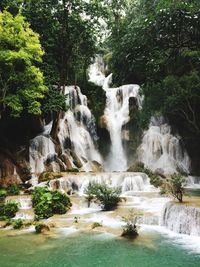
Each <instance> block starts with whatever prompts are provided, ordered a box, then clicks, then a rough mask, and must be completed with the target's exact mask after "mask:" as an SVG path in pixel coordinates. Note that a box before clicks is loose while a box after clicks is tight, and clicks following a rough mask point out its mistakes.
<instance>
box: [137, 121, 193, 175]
mask: <svg viewBox="0 0 200 267" xmlns="http://www.w3.org/2000/svg"><path fill="white" fill-rule="evenodd" d="M180 140H181V138H180V137H179V136H178V135H177V136H174V135H172V133H171V127H170V126H169V125H168V124H167V123H166V121H165V120H164V118H162V117H160V118H158V119H156V118H152V119H151V122H150V125H149V129H148V130H147V131H146V132H144V136H143V139H142V144H141V145H140V147H139V149H138V154H139V161H141V162H143V163H144V164H145V166H146V167H148V168H150V169H152V170H153V171H155V170H156V169H162V170H163V171H164V173H167V174H172V173H175V172H177V171H182V172H185V173H189V169H190V159H189V156H188V155H187V153H186V151H184V150H183V148H182V147H181V144H180Z"/></svg>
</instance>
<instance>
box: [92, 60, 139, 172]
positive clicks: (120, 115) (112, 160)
mask: <svg viewBox="0 0 200 267" xmlns="http://www.w3.org/2000/svg"><path fill="white" fill-rule="evenodd" d="M104 72H105V66H104V64H103V61H102V58H101V57H100V56H97V57H96V59H95V62H94V64H92V65H91V67H90V70H89V76H90V81H92V82H93V83H95V84H97V85H99V86H102V88H103V90H105V91H106V108H105V111H104V117H105V122H106V125H107V130H108V131H109V133H110V139H111V149H110V153H109V155H108V157H107V159H106V161H105V163H104V168H105V170H106V171H125V170H126V169H127V167H128V166H127V155H126V152H125V151H124V147H123V140H122V127H123V126H124V125H126V124H127V123H128V122H129V120H130V117H129V100H130V98H135V99H136V100H137V105H138V108H141V104H142V97H141V96H140V95H139V86H138V85H135V84H128V85H123V86H120V87H117V88H110V84H111V83H112V74H110V75H109V76H107V77H105V74H104Z"/></svg>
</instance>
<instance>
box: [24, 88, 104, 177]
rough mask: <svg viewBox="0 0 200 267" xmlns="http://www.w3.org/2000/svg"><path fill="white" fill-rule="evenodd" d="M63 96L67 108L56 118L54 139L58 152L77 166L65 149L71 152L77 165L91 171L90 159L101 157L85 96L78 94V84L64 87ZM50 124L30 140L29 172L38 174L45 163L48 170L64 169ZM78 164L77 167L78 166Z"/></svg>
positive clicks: (93, 122) (91, 160) (64, 163)
mask: <svg viewBox="0 0 200 267" xmlns="http://www.w3.org/2000/svg"><path fill="white" fill-rule="evenodd" d="M65 95H67V96H68V97H67V100H66V102H67V103H66V104H67V106H69V107H70V108H69V110H68V111H67V112H65V113H64V116H63V117H62V119H61V120H60V125H59V133H58V138H59V140H60V143H61V148H62V153H63V155H65V158H66V157H67V161H68V162H69V165H70V166H71V167H73V168H75V167H77V166H75V165H74V163H73V157H72V156H71V155H70V153H69V148H70V149H71V150H72V151H73V153H74V154H73V155H74V156H75V157H76V161H77V159H78V161H79V166H78V167H79V168H81V169H82V170H83V171H91V170H93V165H94V164H92V162H96V163H97V164H101V163H102V159H101V156H100V154H99V153H98V150H97V149H96V147H95V140H97V135H96V131H95V121H94V117H93V115H92V114H91V111H90V110H89V108H88V106H87V97H86V96H85V95H83V94H82V92H81V90H80V88H79V87H75V86H68V87H66V88H65ZM51 127H52V123H49V124H48V125H46V126H45V127H44V131H43V133H41V134H40V135H38V136H36V137H35V138H34V139H32V140H31V141H30V148H29V162H30V166H31V169H32V173H41V172H43V171H45V170H46V165H47V163H48V164H50V169H51V170H52V171H55V172H56V171H60V170H61V169H63V170H65V169H67V166H66V162H62V161H61V160H60V159H59V158H58V155H57V153H56V149H55V144H54V143H53V141H52V139H51V137H50V131H51ZM80 165H81V166H80Z"/></svg>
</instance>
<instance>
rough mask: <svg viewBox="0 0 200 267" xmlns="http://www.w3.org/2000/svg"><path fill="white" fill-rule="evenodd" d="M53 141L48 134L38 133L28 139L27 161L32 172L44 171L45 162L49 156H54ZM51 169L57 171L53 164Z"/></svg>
mask: <svg viewBox="0 0 200 267" xmlns="http://www.w3.org/2000/svg"><path fill="white" fill-rule="evenodd" d="M56 155H57V154H56V152H55V147H54V143H53V142H52V140H51V139H50V137H49V136H45V135H43V134H42V135H38V136H36V137H35V138H34V139H32V140H31V141H30V146H29V162H30V167H31V171H32V172H33V173H41V172H43V171H45V169H46V166H45V163H46V161H47V160H48V158H50V157H54V156H56ZM53 171H59V170H58V169H57V167H56V166H53Z"/></svg>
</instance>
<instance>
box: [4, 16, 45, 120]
mask: <svg viewBox="0 0 200 267" xmlns="http://www.w3.org/2000/svg"><path fill="white" fill-rule="evenodd" d="M0 51H1V52H0V115H2V114H3V113H4V112H5V111H6V112H9V113H10V115H11V116H13V117H19V116H20V115H21V114H22V113H29V114H34V115H40V114H41V103H40V102H41V99H42V98H43V97H44V94H45V92H46V90H47V88H46V86H45V85H44V79H43V74H42V72H41V71H40V69H39V68H38V67H37V65H38V63H40V62H41V61H42V55H43V51H42V49H41V45H40V42H39V36H38V34H36V33H34V32H33V31H32V30H31V29H30V27H29V24H28V23H27V22H26V21H25V19H24V17H23V16H22V15H20V14H18V15H17V16H15V17H14V16H13V15H11V14H10V13H9V12H7V11H4V12H0Z"/></svg>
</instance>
